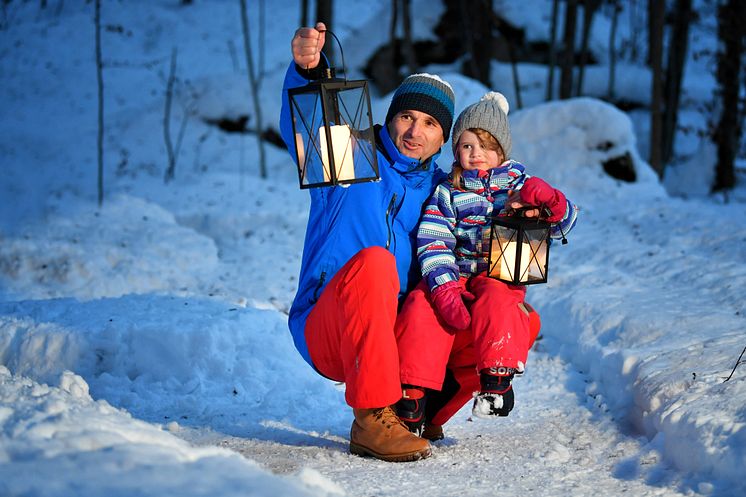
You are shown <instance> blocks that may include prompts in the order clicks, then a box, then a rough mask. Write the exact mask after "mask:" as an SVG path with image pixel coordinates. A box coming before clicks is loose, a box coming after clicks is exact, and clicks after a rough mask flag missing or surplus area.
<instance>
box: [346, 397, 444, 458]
mask: <svg viewBox="0 0 746 497" xmlns="http://www.w3.org/2000/svg"><path fill="white" fill-rule="evenodd" d="M352 412H353V413H354V414H355V420H354V421H353V422H352V428H351V429H350V452H352V453H353V454H357V455H359V456H373V457H375V458H377V459H381V460H383V461H390V462H404V461H416V460H418V459H425V458H426V457H430V455H431V453H432V449H431V447H430V442H428V441H427V440H425V439H424V438H420V437H418V436H417V435H415V434H413V433H411V432H410V431H409V429H408V428H407V426H406V425H405V424H404V423H402V422H401V420H400V419H399V418H398V417H397V416H396V413H394V410H393V409H392V408H391V407H382V408H378V409H353V410H352Z"/></svg>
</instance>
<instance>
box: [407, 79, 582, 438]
mask: <svg viewBox="0 0 746 497" xmlns="http://www.w3.org/2000/svg"><path fill="white" fill-rule="evenodd" d="M508 109H509V107H508V102H507V100H506V99H505V97H504V96H503V95H502V94H500V93H497V92H490V93H487V94H486V95H485V96H484V97H482V99H481V100H480V101H479V102H477V103H475V104H472V105H471V106H469V107H467V108H466V109H465V110H464V111H463V112H462V113H461V114H460V115H459V117H458V118H457V120H456V124H455V125H454V128H453V138H452V143H453V152H454V154H453V155H454V163H453V171H452V172H451V174H450V175H449V177H448V179H447V180H445V181H444V182H443V183H441V184H439V185H438V187H437V188H436V190H435V192H434V194H433V196H432V197H431V199H430V200H429V202H428V203H427V204H426V207H425V211H424V214H423V217H422V220H421V221H420V226H419V230H418V233H417V255H418V258H419V261H420V265H421V269H422V276H423V280H422V282H421V283H420V284H419V285H418V287H417V288H415V289H414V290H413V291H412V292H411V293H410V294H409V296H408V297H407V299H406V300H405V302H404V304H403V306H402V310H401V313H400V316H399V318H398V319H397V325H396V337H397V344H398V347H399V356H400V358H399V362H400V376H401V381H402V389H403V396H402V400H400V401H399V403H397V405H396V408H397V414H398V415H399V417H400V419H402V421H404V422H405V423H406V424H407V425H408V426H409V428H410V430H412V431H415V432H418V431H419V430H420V429H421V427H422V424H423V422H424V421H425V417H426V415H425V400H426V396H425V394H426V391H431V393H438V392H439V391H441V389H442V388H443V382H444V379H445V376H446V370H447V369H448V370H449V372H450V373H449V374H453V373H455V375H456V378H455V379H456V382H455V384H456V385H457V386H458V390H459V392H457V394H456V395H453V393H451V394H449V395H451V397H450V400H448V403H449V405H446V406H439V407H438V408H439V409H440V408H441V407H445V409H440V411H438V414H436V415H435V417H436V418H440V419H427V421H428V423H429V424H431V425H434V429H435V434H432V433H431V434H430V435H428V434H427V433H425V434H423V436H424V437H427V438H431V439H438V438H442V429H440V425H442V424H443V423H444V422H445V420H447V419H448V418H450V416H452V415H453V414H455V412H456V411H457V410H458V409H459V408H460V407H461V406H463V405H464V403H466V402H467V401H468V399H469V398H471V394H472V392H473V391H474V390H475V389H476V388H472V389H471V391H465V390H466V389H467V388H468V385H474V384H476V381H477V375H478V380H479V383H478V384H479V387H478V388H479V391H478V393H476V394H475V395H474V405H473V408H472V412H473V414H474V415H475V416H478V417H486V418H492V417H496V416H507V415H508V413H509V412H510V411H511V409H512V408H513V405H514V394H513V389H512V385H511V382H512V379H513V376H514V375H516V374H521V373H523V370H524V367H525V363H526V359H527V357H528V350H529V349H530V347H531V345H532V344H533V341H534V340H535V338H536V335H537V334H538V331H539V326H540V325H539V317H538V315H537V314H536V313H535V312H533V309H532V308H531V307H530V306H529V305H528V304H526V303H525V302H524V297H525V293H526V289H525V287H524V286H513V285H507V284H505V283H503V282H501V281H498V280H496V279H493V278H489V277H487V276H486V271H487V269H488V257H489V253H488V251H489V237H490V226H491V223H490V216H491V215H492V213H493V212H495V213H508V212H510V211H512V210H516V209H519V208H528V209H527V210H526V211H525V214H524V215H527V216H539V217H540V218H542V219H546V220H547V221H549V222H551V223H554V224H553V226H552V228H551V231H550V234H551V236H552V238H562V237H563V236H564V235H565V234H567V233H568V232H569V231H570V229H571V228H572V227H573V226H574V224H575V220H576V218H577V208H576V207H575V205H573V204H572V203H571V202H568V201H567V200H566V198H565V196H564V195H563V194H562V192H560V191H559V190H556V189H554V188H552V187H551V186H550V185H549V184H547V183H546V182H545V181H543V180H541V179H539V178H537V177H531V176H529V175H528V174H526V172H525V170H524V167H523V165H521V164H519V163H518V162H515V161H512V160H507V159H508V158H509V157H510V151H511V137H510V128H509V126H508V118H507V114H508ZM530 207H535V208H534V209H531V208H530ZM467 304H468V307H467ZM470 311H471V312H470ZM469 376H471V378H469ZM452 383H453V382H452ZM452 386H453V385H451V387H452ZM451 387H449V388H451ZM445 390H447V389H443V391H444V392H445ZM433 391H434V392H433ZM459 395H460V397H459ZM466 395H468V397H466ZM441 397H442V396H441ZM430 411H431V410H430V409H428V416H427V417H429V416H432V414H431V412H430ZM431 428H432V426H431ZM425 431H426V432H427V431H428V426H426V428H425Z"/></svg>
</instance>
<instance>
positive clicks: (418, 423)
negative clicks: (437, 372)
mask: <svg viewBox="0 0 746 497" xmlns="http://www.w3.org/2000/svg"><path fill="white" fill-rule="evenodd" d="M425 400H426V397H425V390H424V389H422V388H421V387H415V386H411V385H402V396H401V399H399V402H397V403H396V404H395V405H394V409H395V410H396V415H397V416H399V419H401V420H402V422H403V423H404V424H405V425H407V428H409V431H411V432H412V433H415V434H417V435H419V434H420V432H421V431H422V425H423V423H424V422H425Z"/></svg>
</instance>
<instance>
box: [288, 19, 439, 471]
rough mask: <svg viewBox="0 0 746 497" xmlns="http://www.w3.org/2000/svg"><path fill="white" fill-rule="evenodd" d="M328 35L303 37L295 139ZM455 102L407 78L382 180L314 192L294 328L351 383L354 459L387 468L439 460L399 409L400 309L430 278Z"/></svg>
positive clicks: (434, 83)
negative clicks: (421, 245)
mask: <svg viewBox="0 0 746 497" xmlns="http://www.w3.org/2000/svg"><path fill="white" fill-rule="evenodd" d="M325 31H326V27H325V26H324V24H323V23H318V24H316V26H315V27H314V28H301V29H298V30H297V31H296V33H295V36H294V37H293V40H292V44H291V47H292V53H293V63H292V64H291V66H290V68H289V69H288V71H287V74H286V76H285V83H284V87H283V101H282V104H283V105H282V113H281V118H280V127H281V130H282V136H283V139H284V140H285V143H287V144H288V147H289V149H290V150H291V151H293V150H294V147H295V140H294V138H293V129H292V123H291V118H290V111H289V103H288V96H287V90H288V89H289V88H293V87H298V86H302V85H305V84H307V83H308V82H309V80H312V79H316V78H318V77H319V74H320V70H321V69H323V68H324V67H325V65H326V62H325V60H324V59H323V58H322V57H321V49H322V48H323V46H324V42H325ZM453 110H454V96H453V90H452V89H451V87H450V85H448V83H446V82H444V81H443V80H441V79H440V78H438V77H436V76H432V75H429V74H416V75H413V76H410V77H408V78H406V79H405V80H404V81H403V82H402V84H401V85H400V86H399V88H398V89H397V90H396V92H395V93H394V96H393V98H392V100H391V104H390V106H389V109H388V113H387V115H386V120H385V126H383V127H381V126H376V127H375V135H376V148H377V154H378V155H377V159H378V164H379V174H380V177H381V179H380V181H377V182H371V183H357V184H352V185H349V186H346V187H342V186H335V187H326V188H315V189H311V190H310V194H311V211H310V214H309V220H308V227H307V230H306V239H305V244H304V251H303V260H302V266H301V274H300V278H299V284H298V292H297V294H296V296H295V300H294V301H293V305H292V307H291V309H290V318H289V326H290V330H291V333H292V335H293V340H294V342H295V345H296V347H297V349H298V351H299V352H300V353H301V355H302V356H303V358H304V359H305V360H306V361H307V362H308V363H309V364H310V365H311V366H312V367H314V369H315V370H316V371H318V372H319V373H320V374H322V375H323V376H326V377H328V378H331V379H333V380H335V381H343V382H344V383H345V384H346V392H345V399H346V401H347V403H348V404H349V405H350V406H351V407H352V409H353V414H354V418H355V419H354V421H353V423H352V428H351V430H350V451H351V452H352V453H354V454H359V455H370V456H373V457H376V458H378V459H382V460H385V461H397V462H398V461H411V460H416V459H421V458H425V457H428V456H430V454H431V447H430V443H429V442H428V440H426V439H423V438H420V437H418V436H416V435H415V434H413V433H411V432H410V431H409V430H408V429H407V427H406V425H404V424H403V423H402V422H401V421H400V420H399V418H398V417H397V416H396V414H395V412H394V410H393V409H392V407H391V406H392V405H393V404H395V403H396V402H397V401H398V400H399V399H400V398H401V396H402V390H401V383H400V379H399V357H398V349H397V345H396V338H395V336H394V324H395V321H396V315H397V309H398V305H399V301H400V299H402V298H403V297H404V296H405V295H406V294H407V293H408V292H409V291H410V290H411V289H412V288H413V287H414V286H415V285H416V284H417V283H418V281H419V279H420V273H419V266H418V263H417V258H416V255H415V246H414V240H415V235H416V230H417V226H418V222H419V219H420V215H421V212H422V205H423V204H424V203H425V202H426V201H427V200H428V198H429V197H430V195H431V194H432V192H433V190H434V188H435V185H437V184H438V182H440V181H441V180H442V179H443V176H444V173H443V172H442V171H440V170H439V169H438V168H437V166H436V164H435V159H436V158H437V156H438V155H439V152H440V147H441V146H442V145H443V144H444V143H445V142H446V141H447V140H448V135H449V133H450V129H451V124H452V121H453Z"/></svg>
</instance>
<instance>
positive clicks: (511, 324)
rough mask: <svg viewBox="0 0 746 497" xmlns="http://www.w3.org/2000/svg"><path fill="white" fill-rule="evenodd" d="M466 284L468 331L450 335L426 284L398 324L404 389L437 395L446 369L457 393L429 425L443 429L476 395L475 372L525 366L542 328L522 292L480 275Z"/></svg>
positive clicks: (411, 298) (418, 289)
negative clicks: (421, 389) (469, 301)
mask: <svg viewBox="0 0 746 497" xmlns="http://www.w3.org/2000/svg"><path fill="white" fill-rule="evenodd" d="M466 283H467V286H468V289H469V291H471V292H472V293H473V294H474V296H475V297H476V299H475V300H474V302H473V303H472V304H471V306H470V314H471V326H470V328H469V329H466V330H454V329H453V328H451V327H449V326H448V325H447V324H445V322H443V321H442V320H441V319H440V317H439V316H438V314H437V311H436V310H435V307H434V306H433V304H432V302H431V301H430V291H429V290H428V288H427V285H426V283H425V282H424V281H423V282H420V284H419V285H418V286H417V287H416V288H415V289H414V290H413V291H412V292H411V293H410V294H409V296H408V297H407V300H406V301H405V302H404V306H403V307H402V310H401V312H400V314H399V319H398V320H397V324H396V339H397V344H398V348H399V369H400V375H401V382H402V384H409V385H415V386H420V387H425V388H428V389H432V390H436V391H440V390H441V388H442V387H443V382H444V379H445V377H446V371H447V370H448V371H449V372H450V374H452V376H453V379H455V381H456V383H457V384H458V386H457V388H458V389H457V391H456V392H455V393H453V396H452V397H451V398H450V399H449V400H447V402H446V403H445V405H443V407H441V408H440V409H439V410H438V411H437V413H435V415H434V417H433V418H432V419H429V421H430V422H431V423H433V424H437V425H442V424H444V423H445V422H446V421H447V420H448V419H450V418H451V416H453V415H454V414H455V413H456V412H457V411H458V410H459V409H460V408H461V407H462V406H463V405H464V404H466V403H467V402H468V401H469V400H470V399H471V398H472V393H473V392H475V391H478V390H479V371H481V370H482V369H485V368H492V367H498V366H504V367H508V368H516V367H518V366H519V363H520V364H521V369H522V367H523V365H525V364H526V360H527V358H528V351H529V349H530V348H531V346H532V345H533V343H534V341H535V340H536V336H537V335H538V334H539V329H540V327H541V320H540V318H539V315H538V314H537V313H536V312H535V311H534V310H533V309H532V308H531V307H530V306H529V305H528V304H526V303H525V302H524V301H523V300H524V298H525V295H526V289H525V287H520V286H512V285H506V284H505V283H503V282H501V281H497V280H495V279H493V278H488V277H487V276H484V275H479V276H474V277H472V278H470V279H469V281H468V282H466Z"/></svg>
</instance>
